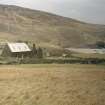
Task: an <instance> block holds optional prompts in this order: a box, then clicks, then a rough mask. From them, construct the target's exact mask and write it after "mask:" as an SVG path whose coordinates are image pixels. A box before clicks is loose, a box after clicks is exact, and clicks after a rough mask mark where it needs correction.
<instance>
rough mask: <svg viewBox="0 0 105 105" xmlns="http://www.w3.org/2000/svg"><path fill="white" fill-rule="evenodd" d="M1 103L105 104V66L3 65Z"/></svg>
mask: <svg viewBox="0 0 105 105" xmlns="http://www.w3.org/2000/svg"><path fill="white" fill-rule="evenodd" d="M0 105H105V66H102V65H99V66H97V65H79V64H76V65H75V64H74V65H70V64H69V65H66V64H65V65H57V64H52V65H12V66H11V65H8V66H0Z"/></svg>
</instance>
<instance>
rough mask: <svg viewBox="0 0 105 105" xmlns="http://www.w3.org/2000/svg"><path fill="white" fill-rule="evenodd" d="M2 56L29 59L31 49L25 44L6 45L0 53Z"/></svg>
mask: <svg viewBox="0 0 105 105" xmlns="http://www.w3.org/2000/svg"><path fill="white" fill-rule="evenodd" d="M2 56H6V57H7V56H10V57H18V58H23V57H29V56H31V49H30V48H29V46H28V45H27V44H26V43H7V44H6V45H5V46H4V49H3V51H2Z"/></svg>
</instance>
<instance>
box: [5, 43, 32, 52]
mask: <svg viewBox="0 0 105 105" xmlns="http://www.w3.org/2000/svg"><path fill="white" fill-rule="evenodd" d="M7 45H8V47H9V48H10V50H11V52H27V51H31V49H30V48H29V47H28V45H27V44H26V43H7Z"/></svg>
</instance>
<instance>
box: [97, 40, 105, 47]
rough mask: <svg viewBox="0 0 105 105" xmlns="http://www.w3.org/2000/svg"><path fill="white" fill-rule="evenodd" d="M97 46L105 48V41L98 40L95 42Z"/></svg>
mask: <svg viewBox="0 0 105 105" xmlns="http://www.w3.org/2000/svg"><path fill="white" fill-rule="evenodd" d="M96 46H97V48H105V42H103V41H99V42H97V43H96Z"/></svg>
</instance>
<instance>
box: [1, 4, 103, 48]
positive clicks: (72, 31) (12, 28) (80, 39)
mask: <svg viewBox="0 0 105 105" xmlns="http://www.w3.org/2000/svg"><path fill="white" fill-rule="evenodd" d="M0 40H1V41H17V40H23V41H32V42H35V43H38V44H41V45H48V46H60V47H87V46H88V45H89V44H94V43H96V42H97V41H100V40H101V41H105V26H104V25H93V24H87V23H84V22H80V21H77V20H74V19H71V18H66V17H61V16H57V15H54V14H50V13H46V12H42V11H37V10H30V9H27V8H21V7H17V6H7V5H0Z"/></svg>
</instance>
